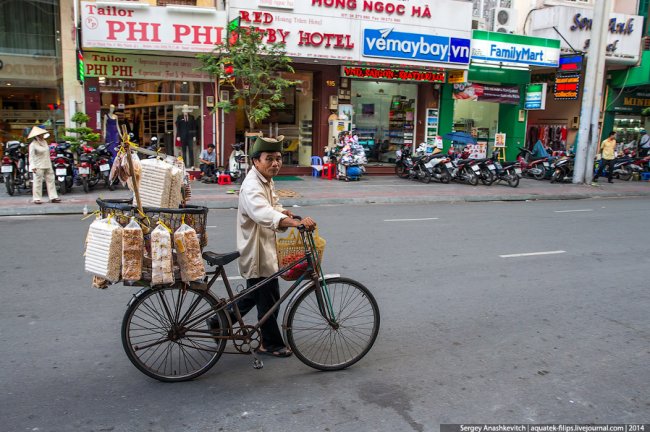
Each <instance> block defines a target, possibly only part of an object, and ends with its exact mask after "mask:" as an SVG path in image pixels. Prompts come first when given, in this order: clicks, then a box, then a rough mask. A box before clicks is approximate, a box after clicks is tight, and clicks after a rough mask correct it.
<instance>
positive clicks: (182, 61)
mask: <svg viewBox="0 0 650 432" xmlns="http://www.w3.org/2000/svg"><path fill="white" fill-rule="evenodd" d="M85 60H86V61H85V63H86V77H105V78H107V82H110V81H111V79H112V80H114V81H115V82H116V84H115V85H116V86H118V87H119V86H120V85H121V84H120V83H119V81H117V80H119V79H121V80H125V79H128V80H133V79H150V80H171V81H210V76H209V75H208V74H207V73H205V72H200V71H197V70H195V69H196V68H198V67H199V66H200V63H199V61H198V60H197V59H195V58H192V57H162V56H152V55H137V54H108V53H97V52H86V53H85ZM123 82H124V81H123Z"/></svg>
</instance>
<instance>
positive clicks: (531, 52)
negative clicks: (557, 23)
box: [472, 30, 560, 67]
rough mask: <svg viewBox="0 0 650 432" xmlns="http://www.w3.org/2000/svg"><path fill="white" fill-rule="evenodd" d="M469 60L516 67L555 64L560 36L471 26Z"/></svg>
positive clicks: (554, 65)
mask: <svg viewBox="0 0 650 432" xmlns="http://www.w3.org/2000/svg"><path fill="white" fill-rule="evenodd" d="M472 61H478V62H487V63H500V64H505V65H508V64H511V65H516V66H519V67H521V66H539V67H557V66H558V64H559V61H560V40H559V39H544V38H536V37H530V36H519V35H511V34H507V33H497V32H486V31H483V30H474V32H473V34H472Z"/></svg>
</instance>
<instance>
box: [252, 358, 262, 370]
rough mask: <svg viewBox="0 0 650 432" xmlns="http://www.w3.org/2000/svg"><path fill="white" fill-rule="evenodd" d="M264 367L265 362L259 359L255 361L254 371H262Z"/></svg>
mask: <svg viewBox="0 0 650 432" xmlns="http://www.w3.org/2000/svg"><path fill="white" fill-rule="evenodd" d="M263 367H264V362H263V361H262V360H260V359H258V358H256V359H254V360H253V369H262V368H263Z"/></svg>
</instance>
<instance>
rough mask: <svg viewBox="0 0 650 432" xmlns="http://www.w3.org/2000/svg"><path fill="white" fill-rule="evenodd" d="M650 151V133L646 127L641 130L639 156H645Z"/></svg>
mask: <svg viewBox="0 0 650 432" xmlns="http://www.w3.org/2000/svg"><path fill="white" fill-rule="evenodd" d="M648 152H650V135H648V133H647V132H646V131H645V129H641V130H640V131H639V156H641V157H645V156H647V155H648Z"/></svg>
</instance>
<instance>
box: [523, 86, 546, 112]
mask: <svg viewBox="0 0 650 432" xmlns="http://www.w3.org/2000/svg"><path fill="white" fill-rule="evenodd" d="M545 108H546V83H534V84H526V96H525V98H524V109H527V110H543V109H545Z"/></svg>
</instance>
